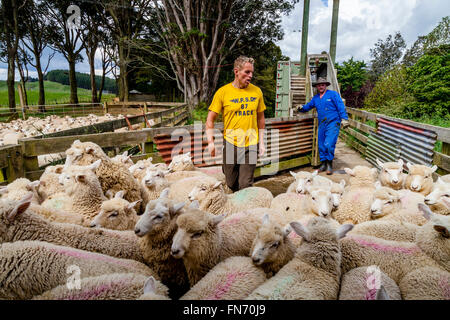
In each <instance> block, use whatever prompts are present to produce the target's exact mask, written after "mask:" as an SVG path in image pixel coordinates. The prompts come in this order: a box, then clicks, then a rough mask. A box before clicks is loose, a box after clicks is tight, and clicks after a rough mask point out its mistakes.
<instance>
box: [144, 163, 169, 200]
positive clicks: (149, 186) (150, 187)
mask: <svg viewBox="0 0 450 320" xmlns="http://www.w3.org/2000/svg"><path fill="white" fill-rule="evenodd" d="M141 184H142V187H143V188H144V190H146V191H147V192H146V193H145V194H146V195H145V197H146V198H147V199H146V200H144V202H148V201H150V200H155V199H158V198H159V195H160V194H161V192H162V191H163V190H164V189H166V188H168V187H169V186H170V183H169V181H168V180H167V178H166V175H165V172H164V171H163V170H160V169H157V170H152V169H149V168H147V171H146V174H145V176H144V177H143V178H142V180H141Z"/></svg>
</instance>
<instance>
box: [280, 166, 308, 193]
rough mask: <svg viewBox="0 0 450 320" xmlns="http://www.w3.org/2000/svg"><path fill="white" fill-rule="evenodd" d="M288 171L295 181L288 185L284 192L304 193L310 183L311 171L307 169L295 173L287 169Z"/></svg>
mask: <svg viewBox="0 0 450 320" xmlns="http://www.w3.org/2000/svg"><path fill="white" fill-rule="evenodd" d="M289 173H290V174H291V175H292V176H293V177H294V179H295V181H294V182H292V183H291V184H290V185H289V187H288V189H287V191H286V193H291V192H296V193H300V194H304V193H306V186H307V185H310V184H311V183H312V178H313V175H312V173H311V172H307V171H300V172H297V173H295V172H293V171H289Z"/></svg>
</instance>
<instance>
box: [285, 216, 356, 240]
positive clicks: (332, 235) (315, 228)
mask: <svg viewBox="0 0 450 320" xmlns="http://www.w3.org/2000/svg"><path fill="white" fill-rule="evenodd" d="M290 225H291V227H292V229H293V230H294V231H295V233H297V234H298V235H299V236H300V237H302V239H303V241H304V243H305V242H306V243H317V242H329V241H335V242H337V241H338V240H339V239H341V238H343V237H345V235H346V234H347V232H349V231H350V230H352V229H353V225H352V224H343V225H340V226H338V223H337V222H335V221H333V220H328V219H325V218H323V217H314V218H312V219H311V220H309V222H308V225H307V226H306V227H305V226H303V225H302V224H301V223H300V222H298V221H293V222H291V223H290Z"/></svg>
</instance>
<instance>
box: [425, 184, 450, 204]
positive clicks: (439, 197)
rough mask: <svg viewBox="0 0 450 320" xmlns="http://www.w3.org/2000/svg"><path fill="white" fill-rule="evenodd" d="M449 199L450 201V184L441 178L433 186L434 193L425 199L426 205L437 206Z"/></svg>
mask: <svg viewBox="0 0 450 320" xmlns="http://www.w3.org/2000/svg"><path fill="white" fill-rule="evenodd" d="M445 199H447V200H448V201H450V183H446V182H444V181H443V180H442V179H441V178H438V180H437V181H436V183H435V184H434V185H433V191H431V193H430V194H428V195H427V196H426V197H425V200H424V201H425V203H426V204H428V205H433V204H436V203H438V202H440V201H442V202H443V201H444V200H445Z"/></svg>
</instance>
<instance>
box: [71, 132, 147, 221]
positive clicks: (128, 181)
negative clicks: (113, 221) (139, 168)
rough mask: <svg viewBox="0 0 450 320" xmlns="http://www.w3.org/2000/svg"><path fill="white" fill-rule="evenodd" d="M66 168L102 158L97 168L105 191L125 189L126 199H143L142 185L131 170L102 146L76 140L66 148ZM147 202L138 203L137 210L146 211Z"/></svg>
mask: <svg viewBox="0 0 450 320" xmlns="http://www.w3.org/2000/svg"><path fill="white" fill-rule="evenodd" d="M66 155H67V158H66V164H65V168H67V167H68V166H71V165H90V164H92V163H93V162H95V161H96V160H101V164H100V166H99V167H98V168H97V169H96V171H95V172H96V175H97V176H98V178H99V181H100V185H101V187H102V191H103V193H105V194H106V192H107V191H108V190H112V191H113V193H114V194H115V193H116V192H118V191H120V190H125V191H126V193H125V199H126V200H127V201H129V202H134V201H136V200H139V199H141V187H140V185H139V183H138V182H137V181H136V179H135V178H134V177H133V176H132V174H131V173H130V171H129V170H128V169H127V168H126V167H125V166H124V165H123V164H120V163H114V162H113V161H111V159H110V158H109V157H108V156H107V155H106V154H105V152H103V150H102V148H100V146H98V145H97V144H95V143H92V142H80V141H79V140H75V141H74V142H73V143H72V145H71V147H70V148H69V149H68V150H66ZM144 208H145V203H144V204H143V203H138V204H137V205H136V212H137V213H138V214H141V213H143V212H144Z"/></svg>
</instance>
